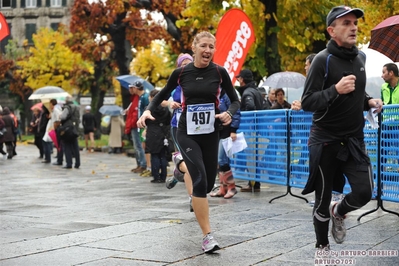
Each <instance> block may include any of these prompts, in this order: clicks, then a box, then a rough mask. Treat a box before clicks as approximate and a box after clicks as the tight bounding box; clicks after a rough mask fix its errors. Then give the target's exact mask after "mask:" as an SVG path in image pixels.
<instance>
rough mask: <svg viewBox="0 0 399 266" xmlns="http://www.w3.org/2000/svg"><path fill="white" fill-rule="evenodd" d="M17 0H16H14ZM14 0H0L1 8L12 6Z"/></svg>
mask: <svg viewBox="0 0 399 266" xmlns="http://www.w3.org/2000/svg"><path fill="white" fill-rule="evenodd" d="M14 1H16V0H14ZM11 3H12V0H0V7H1V8H11V7H12V6H11Z"/></svg>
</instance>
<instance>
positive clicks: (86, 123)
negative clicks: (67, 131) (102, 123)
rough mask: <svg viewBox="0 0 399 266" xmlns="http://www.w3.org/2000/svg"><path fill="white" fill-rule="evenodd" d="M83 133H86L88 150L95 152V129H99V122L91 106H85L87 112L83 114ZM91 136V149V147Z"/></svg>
mask: <svg viewBox="0 0 399 266" xmlns="http://www.w3.org/2000/svg"><path fill="white" fill-rule="evenodd" d="M82 125H83V133H84V135H85V144H86V151H90V152H94V146H95V143H94V131H96V129H97V122H96V118H95V117H94V115H93V114H92V113H91V106H90V105H88V106H86V107H85V113H84V115H83V116H82ZM89 138H90V149H89Z"/></svg>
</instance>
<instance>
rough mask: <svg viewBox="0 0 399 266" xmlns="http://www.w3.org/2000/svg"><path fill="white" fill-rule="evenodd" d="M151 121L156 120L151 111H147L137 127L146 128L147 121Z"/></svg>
mask: <svg viewBox="0 0 399 266" xmlns="http://www.w3.org/2000/svg"><path fill="white" fill-rule="evenodd" d="M147 119H150V120H155V118H154V117H153V116H152V115H151V111H149V110H145V111H144V113H143V114H142V115H141V116H140V118H139V120H138V121H137V126H138V127H139V128H145V127H146V124H145V120H147Z"/></svg>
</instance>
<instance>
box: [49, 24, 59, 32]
mask: <svg viewBox="0 0 399 266" xmlns="http://www.w3.org/2000/svg"><path fill="white" fill-rule="evenodd" d="M59 24H60V23H58V22H57V23H51V24H50V27H51V28H52V29H53V30H54V31H57V30H58V25H59Z"/></svg>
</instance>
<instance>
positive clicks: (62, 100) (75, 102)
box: [55, 96, 80, 106]
mask: <svg viewBox="0 0 399 266" xmlns="http://www.w3.org/2000/svg"><path fill="white" fill-rule="evenodd" d="M65 98H66V96H62V97H55V99H56V100H57V102H58V103H59V104H65V102H66V101H65V100H66V99H65ZM72 103H73V104H74V105H77V106H80V104H79V103H78V102H77V101H76V100H73V101H72Z"/></svg>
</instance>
